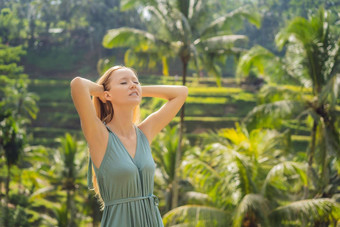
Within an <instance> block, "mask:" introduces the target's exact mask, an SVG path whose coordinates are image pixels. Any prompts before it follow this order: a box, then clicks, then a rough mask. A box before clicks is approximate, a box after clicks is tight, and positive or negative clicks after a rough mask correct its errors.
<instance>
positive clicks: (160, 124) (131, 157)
mask: <svg viewBox="0 0 340 227" xmlns="http://www.w3.org/2000/svg"><path fill="white" fill-rule="evenodd" d="M70 86H71V95H72V99H73V102H74V105H75V107H76V109H77V112H78V115H79V117H80V122H81V128H82V131H83V133H84V136H85V139H86V141H87V144H88V147H89V152H90V159H89V171H88V184H89V187H90V188H94V190H95V191H96V193H97V195H98V196H99V198H100V199H101V201H102V205H103V207H104V211H103V217H102V221H101V226H110V227H111V226H112V227H114V226H117V227H139V226H141V227H143V226H145V227H153V226H155V227H159V226H163V223H162V219H161V216H160V213H159V210H158V199H157V197H156V196H155V195H153V184H154V181H153V178H154V172H155V163H154V161H153V158H152V156H151V150H150V144H151V142H152V139H153V138H154V137H155V136H156V135H157V133H159V132H160V131H161V130H162V129H163V128H164V127H165V126H166V125H167V124H168V123H169V122H170V121H171V120H172V119H173V118H174V117H175V115H176V114H177V112H178V111H179V109H180V108H181V106H182V105H183V104H184V102H185V99H186V97H187V95H188V89H187V87H185V86H165V85H162V86H141V85H140V83H139V81H138V78H137V76H136V73H135V72H134V71H133V70H132V69H130V68H127V67H124V66H114V67H112V68H110V69H109V70H107V71H106V72H105V73H104V75H103V76H102V77H100V78H99V80H98V81H97V83H94V82H92V81H90V80H87V79H84V78H81V77H76V78H74V79H73V80H72V81H71V84H70ZM91 95H92V96H94V97H93V100H92V101H93V103H92V102H91V98H90V96H91ZM142 97H159V98H163V99H166V100H168V101H167V103H166V104H165V105H163V106H162V107H161V108H160V109H159V110H158V111H156V112H154V113H152V114H151V115H150V116H148V117H147V118H146V119H145V120H144V121H142V122H141V123H139V124H138V125H135V124H136V123H137V116H138V111H139V104H140V103H141V99H142Z"/></svg>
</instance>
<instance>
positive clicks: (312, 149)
mask: <svg viewBox="0 0 340 227" xmlns="http://www.w3.org/2000/svg"><path fill="white" fill-rule="evenodd" d="M317 127H318V122H317V121H316V120H314V122H313V130H312V135H311V136H312V143H311V146H310V150H309V153H308V169H307V186H306V187H305V190H304V196H303V198H304V199H306V198H308V193H309V189H308V187H309V185H310V182H311V175H312V168H313V159H314V154H315V143H316V130H317Z"/></svg>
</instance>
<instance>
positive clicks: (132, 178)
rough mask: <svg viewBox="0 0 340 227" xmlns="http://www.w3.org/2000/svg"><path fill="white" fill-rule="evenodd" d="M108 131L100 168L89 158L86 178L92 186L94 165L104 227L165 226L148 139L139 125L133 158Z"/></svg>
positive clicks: (115, 136) (116, 137) (91, 186)
mask: <svg viewBox="0 0 340 227" xmlns="http://www.w3.org/2000/svg"><path fill="white" fill-rule="evenodd" d="M104 125H105V126H106V128H107V130H108V131H109V140H108V144H107V148H106V151H105V154H104V158H103V161H102V163H101V164H100V167H99V168H97V167H96V166H95V165H93V163H92V160H91V157H90V158H89V168H88V175H87V181H88V186H89V188H90V189H92V188H93V185H92V166H93V168H94V171H95V173H96V177H97V182H98V185H99V191H100V195H101V197H102V199H103V201H104V203H105V207H104V211H103V216H102V220H101V225H100V226H101V227H163V222H162V218H161V215H160V212H159V209H158V198H157V197H156V196H155V195H153V186H154V174H155V166H156V164H155V162H154V160H153V158H152V155H151V149H150V145H149V142H148V140H147V138H146V136H145V135H144V133H143V132H142V130H140V129H139V128H138V127H137V126H134V127H135V130H136V136H137V145H136V154H135V157H134V158H132V157H131V155H130V154H129V153H128V151H127V150H126V148H125V147H124V145H123V143H122V142H121V141H120V139H119V138H118V136H117V135H116V134H115V133H114V132H113V131H111V129H110V128H109V127H108V126H107V125H106V124H105V122H104Z"/></svg>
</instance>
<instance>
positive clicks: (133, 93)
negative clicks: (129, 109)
mask: <svg viewBox="0 0 340 227" xmlns="http://www.w3.org/2000/svg"><path fill="white" fill-rule="evenodd" d="M129 96H139V94H138V92H137V91H134V92H132V93H131V94H129Z"/></svg>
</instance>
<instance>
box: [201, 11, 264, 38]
mask: <svg viewBox="0 0 340 227" xmlns="http://www.w3.org/2000/svg"><path fill="white" fill-rule="evenodd" d="M243 19H246V20H248V21H249V22H250V23H252V24H254V25H255V26H257V27H259V26H260V24H261V20H260V15H259V14H258V13H256V12H254V11H253V10H251V7H250V6H244V7H240V8H238V9H236V10H234V11H232V12H230V13H228V14H227V15H224V16H222V17H219V18H217V19H215V20H214V21H213V22H211V23H210V24H209V25H208V26H207V27H206V28H205V29H204V30H203V31H202V32H201V35H200V37H211V36H216V33H217V32H218V31H223V30H224V31H225V30H229V29H230V27H231V24H235V23H237V22H242V20H243ZM236 21H237V22H236Z"/></svg>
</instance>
